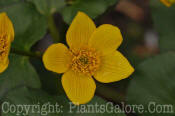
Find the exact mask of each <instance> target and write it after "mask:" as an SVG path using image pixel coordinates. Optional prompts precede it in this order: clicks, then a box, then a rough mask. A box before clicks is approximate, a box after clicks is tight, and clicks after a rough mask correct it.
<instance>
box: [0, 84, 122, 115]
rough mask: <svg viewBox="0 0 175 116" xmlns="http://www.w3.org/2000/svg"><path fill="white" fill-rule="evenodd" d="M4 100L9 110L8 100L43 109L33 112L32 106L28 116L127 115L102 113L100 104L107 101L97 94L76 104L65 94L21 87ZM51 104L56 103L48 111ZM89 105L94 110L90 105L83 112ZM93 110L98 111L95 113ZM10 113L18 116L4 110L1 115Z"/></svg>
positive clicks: (5, 106)
mask: <svg viewBox="0 0 175 116" xmlns="http://www.w3.org/2000/svg"><path fill="white" fill-rule="evenodd" d="M2 101H3V102H2V107H3V109H4V110H5V111H7V110H8V107H7V105H5V103H7V102H9V103H10V104H14V105H38V106H39V107H40V108H39V109H41V111H42V112H39V110H38V109H37V108H36V109H34V111H33V113H32V108H30V110H29V114H28V116H43V115H47V116H69V115H71V116H89V115H90V116H101V115H103V116H125V114H123V113H121V114H120V113H118V114H114V113H107V112H106V113H102V112H103V111H102V110H101V113H100V111H99V110H100V107H102V106H100V105H106V104H107V102H106V101H104V100H103V99H101V98H99V97H97V96H95V97H94V98H93V100H92V101H91V102H90V103H88V104H86V105H80V106H75V105H73V104H72V103H71V102H70V101H69V100H68V99H67V98H66V97H65V96H55V97H53V96H50V95H48V94H47V93H45V92H44V91H42V90H39V89H30V88H27V87H21V88H18V89H16V90H13V91H11V92H10V93H8V94H7V96H6V98H4V99H3V100H2ZM56 104H57V105H59V107H57V111H59V110H60V112H58V113H56V107H55V105H56ZM49 105H54V108H53V107H52V106H51V108H52V109H51V110H50V113H48V111H49ZM88 105H90V106H91V107H94V110H93V109H91V108H90V107H89V108H90V109H89V113H83V112H84V108H83V107H85V108H86V110H87V108H88ZM95 105H96V106H97V105H98V106H97V109H95V107H96V106H95ZM80 107H81V108H80ZM103 107H104V106H103ZM78 108H79V109H78ZM108 108H109V109H108V110H110V108H114V107H113V106H112V105H109V104H108ZM118 108H119V107H118ZM80 109H81V110H80ZM101 109H102V108H101ZM103 109H104V108H103ZM96 110H98V111H96ZM52 111H53V112H52ZM119 111H120V109H119ZM37 112H38V113H37ZM54 112H55V113H54ZM90 112H91V113H90ZM93 112H96V113H93ZM97 112H99V113H97ZM22 113H24V114H25V113H26V112H25V111H23V112H22ZM41 113H42V114H41ZM10 114H11V115H12V114H13V115H14V116H16V115H17V112H15V113H8V114H6V113H3V112H2V114H1V115H2V116H9V115H10ZM18 115H21V114H20V113H18Z"/></svg>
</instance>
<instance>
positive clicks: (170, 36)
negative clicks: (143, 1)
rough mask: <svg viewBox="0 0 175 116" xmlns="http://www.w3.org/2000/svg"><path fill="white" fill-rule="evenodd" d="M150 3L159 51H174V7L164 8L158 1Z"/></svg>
mask: <svg viewBox="0 0 175 116" xmlns="http://www.w3.org/2000/svg"><path fill="white" fill-rule="evenodd" d="M150 2H151V11H152V17H153V23H154V26H155V29H156V30H157V31H158V33H159V38H160V39H159V43H160V50H161V51H163V52H164V51H169V50H175V45H174V43H175V39H174V38H175V33H174V30H175V21H174V19H175V6H172V7H166V6H165V5H164V4H163V3H161V2H160V0H151V1H150Z"/></svg>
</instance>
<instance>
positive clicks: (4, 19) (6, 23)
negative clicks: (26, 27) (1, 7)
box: [0, 12, 14, 41]
mask: <svg viewBox="0 0 175 116" xmlns="http://www.w3.org/2000/svg"><path fill="white" fill-rule="evenodd" d="M0 34H7V35H10V40H11V41H13V40H14V28H13V24H12V22H11V21H10V19H9V18H8V16H7V14H6V13H5V12H2V13H0Z"/></svg>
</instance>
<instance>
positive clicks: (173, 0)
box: [160, 0, 175, 7]
mask: <svg viewBox="0 0 175 116" xmlns="http://www.w3.org/2000/svg"><path fill="white" fill-rule="evenodd" d="M160 1H161V2H162V3H163V4H164V5H166V6H167V7H170V6H171V5H172V4H174V3H175V0H160Z"/></svg>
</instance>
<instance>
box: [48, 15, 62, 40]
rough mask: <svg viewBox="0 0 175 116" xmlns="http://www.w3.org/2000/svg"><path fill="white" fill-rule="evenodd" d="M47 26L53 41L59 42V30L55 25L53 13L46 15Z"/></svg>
mask: <svg viewBox="0 0 175 116" xmlns="http://www.w3.org/2000/svg"><path fill="white" fill-rule="evenodd" d="M48 27H49V31H50V34H51V36H52V38H53V41H54V43H56V42H60V37H59V30H58V28H57V27H56V24H55V21H54V17H53V15H49V16H48Z"/></svg>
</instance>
